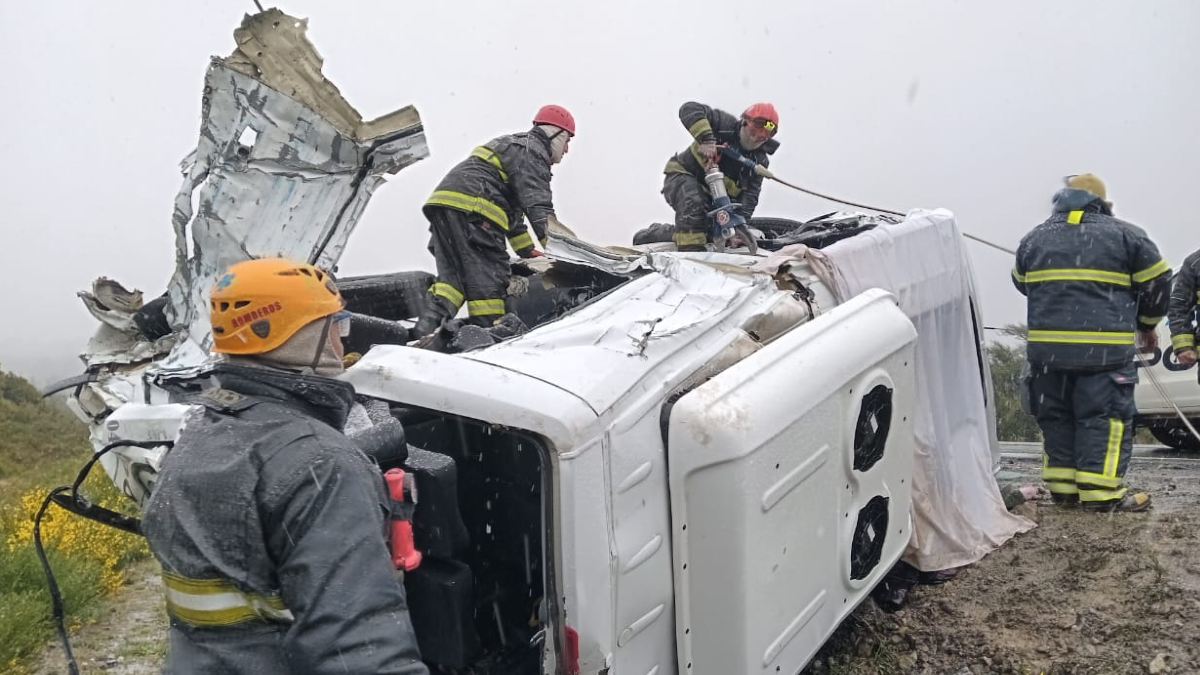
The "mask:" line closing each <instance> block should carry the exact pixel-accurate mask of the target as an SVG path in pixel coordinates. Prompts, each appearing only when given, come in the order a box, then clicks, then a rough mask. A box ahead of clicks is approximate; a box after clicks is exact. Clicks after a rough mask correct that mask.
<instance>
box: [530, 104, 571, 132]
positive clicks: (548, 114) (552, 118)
mask: <svg viewBox="0 0 1200 675" xmlns="http://www.w3.org/2000/svg"><path fill="white" fill-rule="evenodd" d="M533 123H534V124H553V125H554V126H556V127H558V128H559V129H562V130H563V131H566V132H567V133H568V134H570V135H572V136H574V135H575V118H574V117H572V116H571V113H569V112H567V109H566V108H564V107H562V106H561V105H544V106H542V107H541V108H539V109H538V111H537V114H536V115H534V116H533Z"/></svg>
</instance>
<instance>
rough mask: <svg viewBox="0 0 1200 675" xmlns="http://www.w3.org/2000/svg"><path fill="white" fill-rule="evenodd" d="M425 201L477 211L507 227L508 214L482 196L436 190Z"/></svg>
mask: <svg viewBox="0 0 1200 675" xmlns="http://www.w3.org/2000/svg"><path fill="white" fill-rule="evenodd" d="M425 203H426V204H433V205H434V206H448V207H450V208H452V209H458V210H460V211H467V212H469V213H478V214H479V215H481V216H483V217H484V218H487V219H488V220H490V221H492V222H493V223H495V224H497V225H499V226H500V228H501V229H504V230H507V229H508V214H507V213H505V212H504V209H502V208H500V207H499V206H497V205H496V204H495V203H494V202H490V201H488V200H486V199H484V198H483V197H476V196H474V195H469V194H466V193H463V192H455V191H454V190H437V191H435V192H434V193H433V194H432V195H430V196H429V199H428V200H426V201H425Z"/></svg>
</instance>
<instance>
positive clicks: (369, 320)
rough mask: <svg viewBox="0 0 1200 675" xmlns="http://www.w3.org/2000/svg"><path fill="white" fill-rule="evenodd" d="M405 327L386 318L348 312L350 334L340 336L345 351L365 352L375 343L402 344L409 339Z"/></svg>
mask: <svg viewBox="0 0 1200 675" xmlns="http://www.w3.org/2000/svg"><path fill="white" fill-rule="evenodd" d="M409 337H410V335H409V330H408V328H407V327H405V326H403V325H401V324H399V323H397V322H395V321H389V320H388V319H380V318H378V317H374V316H367V315H365V314H357V313H355V312H351V313H350V335H348V336H346V337H344V338H342V347H343V348H344V349H345V350H346V353H347V354H349V353H351V352H357V353H359V354H366V353H367V350H369V349H370V348H371V347H374V346H375V345H402V344H407V343H408V339H409Z"/></svg>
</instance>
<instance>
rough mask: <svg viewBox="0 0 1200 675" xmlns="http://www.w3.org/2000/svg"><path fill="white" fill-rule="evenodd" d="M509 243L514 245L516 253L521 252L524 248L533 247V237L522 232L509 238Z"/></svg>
mask: <svg viewBox="0 0 1200 675" xmlns="http://www.w3.org/2000/svg"><path fill="white" fill-rule="evenodd" d="M508 243H510V244H512V247H513V250H514V251H520V250H521V249H523V248H528V247H530V246H533V237H531V236H529V232H522V233H520V234H514V235H513V236H511V237H509V238H508Z"/></svg>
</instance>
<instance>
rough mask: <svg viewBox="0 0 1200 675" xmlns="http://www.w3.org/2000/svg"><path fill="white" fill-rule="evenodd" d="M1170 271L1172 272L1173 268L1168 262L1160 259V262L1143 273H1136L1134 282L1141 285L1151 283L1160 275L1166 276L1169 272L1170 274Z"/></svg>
mask: <svg viewBox="0 0 1200 675" xmlns="http://www.w3.org/2000/svg"><path fill="white" fill-rule="evenodd" d="M1170 271H1171V266H1170V265H1168V264H1167V261H1166V260H1162V259H1159V261H1158V262H1156V263H1154V264H1153V265H1151V266H1149V267H1147V268H1146V269H1144V270H1142V271H1141V272H1134V273H1133V281H1134V283H1138V284H1140V283H1142V282H1145V281H1150V280H1151V279H1153V278H1154V277H1156V276H1158V275H1160V274H1166V273H1167V272H1170Z"/></svg>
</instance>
